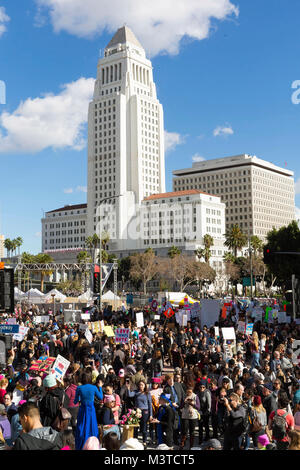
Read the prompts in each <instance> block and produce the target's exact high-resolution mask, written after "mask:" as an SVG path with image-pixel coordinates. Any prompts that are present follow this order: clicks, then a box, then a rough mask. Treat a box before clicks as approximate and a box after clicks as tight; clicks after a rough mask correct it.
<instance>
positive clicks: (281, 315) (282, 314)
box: [278, 312, 286, 323]
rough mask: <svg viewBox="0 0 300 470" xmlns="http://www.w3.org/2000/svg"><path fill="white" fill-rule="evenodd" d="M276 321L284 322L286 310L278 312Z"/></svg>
mask: <svg viewBox="0 0 300 470" xmlns="http://www.w3.org/2000/svg"><path fill="white" fill-rule="evenodd" d="M278 323H286V312H278Z"/></svg>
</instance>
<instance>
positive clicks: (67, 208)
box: [46, 204, 87, 214]
mask: <svg viewBox="0 0 300 470" xmlns="http://www.w3.org/2000/svg"><path fill="white" fill-rule="evenodd" d="M86 208H87V204H73V205H67V206H64V207H60V208H59V209H54V210H53V211H48V212H46V213H47V214H52V212H61V211H64V212H66V211H73V210H76V209H86Z"/></svg>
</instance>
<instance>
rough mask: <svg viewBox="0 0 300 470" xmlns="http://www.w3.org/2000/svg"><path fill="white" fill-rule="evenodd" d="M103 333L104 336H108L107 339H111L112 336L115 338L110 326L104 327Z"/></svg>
mask: <svg viewBox="0 0 300 470" xmlns="http://www.w3.org/2000/svg"><path fill="white" fill-rule="evenodd" d="M103 332H104V333H105V334H106V336H108V338H112V337H113V336H115V334H114V331H113V329H112V327H111V326H105V327H104V328H103Z"/></svg>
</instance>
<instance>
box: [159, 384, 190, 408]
mask: <svg viewBox="0 0 300 470" xmlns="http://www.w3.org/2000/svg"><path fill="white" fill-rule="evenodd" d="M174 389H175V392H176V395H177V397H178V405H179V406H180V407H181V406H183V402H184V398H185V390H184V388H183V385H182V384H181V383H179V382H174ZM164 393H165V394H167V395H171V397H170V400H171V403H174V402H175V397H174V394H173V391H172V389H171V387H170V385H166V386H165V387H164Z"/></svg>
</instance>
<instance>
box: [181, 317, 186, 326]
mask: <svg viewBox="0 0 300 470" xmlns="http://www.w3.org/2000/svg"><path fill="white" fill-rule="evenodd" d="M182 326H187V315H182Z"/></svg>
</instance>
